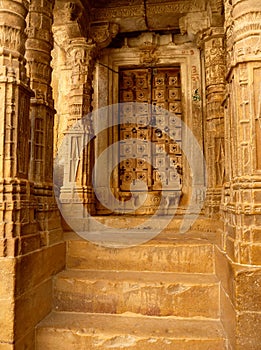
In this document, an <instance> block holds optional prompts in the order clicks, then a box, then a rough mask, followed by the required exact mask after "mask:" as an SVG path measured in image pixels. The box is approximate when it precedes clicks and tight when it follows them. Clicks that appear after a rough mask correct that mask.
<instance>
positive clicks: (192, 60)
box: [93, 33, 204, 214]
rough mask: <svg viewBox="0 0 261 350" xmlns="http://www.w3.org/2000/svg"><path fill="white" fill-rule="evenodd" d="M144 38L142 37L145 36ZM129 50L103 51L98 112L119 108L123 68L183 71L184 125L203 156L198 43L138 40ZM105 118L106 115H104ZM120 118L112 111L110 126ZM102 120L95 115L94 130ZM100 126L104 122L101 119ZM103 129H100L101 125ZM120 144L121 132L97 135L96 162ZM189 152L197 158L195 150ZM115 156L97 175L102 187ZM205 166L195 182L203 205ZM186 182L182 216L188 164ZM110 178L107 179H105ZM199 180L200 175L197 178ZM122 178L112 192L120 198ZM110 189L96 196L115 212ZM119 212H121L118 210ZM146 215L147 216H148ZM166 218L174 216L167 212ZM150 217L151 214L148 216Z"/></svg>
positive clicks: (187, 186)
mask: <svg viewBox="0 0 261 350" xmlns="http://www.w3.org/2000/svg"><path fill="white" fill-rule="evenodd" d="M141 37H142V35H141ZM148 37H149V38H151V42H153V41H154V42H155V40H154V39H155V37H157V38H156V39H157V41H158V42H160V41H163V40H161V39H159V38H158V35H155V34H154V33H147V38H148ZM125 44H126V45H125V46H124V47H123V48H121V49H114V48H106V49H104V50H103V52H102V54H101V56H100V59H99V61H98V62H97V65H96V74H95V77H94V100H93V101H94V102H93V105H94V110H98V109H100V108H103V107H106V106H110V105H115V106H117V103H118V101H119V99H118V95H119V83H118V79H119V74H118V73H119V70H120V68H128V67H137V68H138V67H140V68H142V67H148V66H154V67H177V66H179V67H180V72H181V95H182V110H183V121H184V123H185V124H186V126H187V127H188V128H189V129H190V130H191V132H192V134H193V135H194V137H195V138H196V139H197V141H198V143H199V145H200V147H201V149H202V152H203V120H202V119H203V118H202V115H203V111H202V106H203V101H202V98H201V96H202V94H201V91H202V81H201V60H200V52H199V50H198V49H197V47H196V44H195V43H186V44H181V45H175V44H174V43H173V42H169V43H168V44H167V45H166V44H164V45H160V44H159V45H155V44H151V45H150V44H149V43H148V42H146V43H144V44H143V45H140V42H139V40H137V45H128V42H127V40H126V41H125ZM115 108H116V109H117V107H115ZM103 114H104V113H103ZM115 116H116V117H118V113H117V110H115V109H114V110H113V112H112V110H111V109H108V111H107V112H106V118H105V119H107V121H106V122H105V123H109V124H110V125H116V124H117V121H116V120H114V118H115ZM97 122H98V119H96V118H95V113H94V128H95V127H97ZM99 123H101V120H100V119H99ZM99 128H100V125H99ZM183 133H184V134H183V135H182V137H186V128H185V130H183ZM116 141H118V128H117V127H114V128H112V129H110V130H107V131H106V132H103V133H102V135H97V138H96V146H95V147H96V158H98V157H99V155H100V154H101V153H102V152H103V151H104V150H105V149H106V148H107V147H108V145H110V144H112V143H114V142H116ZM189 152H191V154H193V149H191V150H190V151H189ZM113 157H115V154H113V152H112V153H111V154H110V156H109V157H107V162H108V163H105V164H104V169H103V170H104V171H102V172H99V173H97V174H96V175H95V178H96V179H97V178H98V181H97V183H101V182H102V181H100V180H101V177H103V176H107V174H108V172H107V171H108V169H109V168H110V164H109V162H111V161H112V159H113ZM203 168H204V167H203V164H202V166H199V167H198V170H197V171H198V172H199V173H200V176H198V178H199V180H198V181H197V179H196V180H195V179H194V185H195V184H196V186H198V191H196V193H197V197H198V198H196V199H195V198H194V200H195V201H196V202H197V203H199V202H201V201H202V199H203V195H204V194H203V193H202V185H203V183H202V178H203V176H202V174H203V173H204V169H203ZM184 173H185V175H184V178H183V193H184V194H183V197H182V199H181V203H180V205H179V209H178V212H180V213H182V212H184V210H185V208H186V207H187V205H188V203H189V201H190V196H191V176H192V174H191V173H190V170H189V167H188V164H187V165H186V164H184ZM105 174H106V175H105ZM194 177H197V174H194ZM118 183H119V178H118V174H117V173H116V172H114V174H113V176H112V192H113V194H114V195H115V196H116V197H117V191H118V190H117V189H118ZM107 191H108V188H105V187H103V186H101V187H98V188H96V192H97V193H99V198H102V199H103V203H104V204H105V206H108V208H111V203H109V200H108V193H107ZM116 209H117V208H116ZM109 212H110V210H106V209H105V208H104V206H100V205H99V204H98V205H97V213H98V214H108V213H109ZM144 213H145V212H144ZM165 213H166V214H171V213H170V212H169V211H168V210H167V208H166V212H165ZM147 214H149V212H147Z"/></svg>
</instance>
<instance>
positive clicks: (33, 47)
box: [26, 0, 61, 245]
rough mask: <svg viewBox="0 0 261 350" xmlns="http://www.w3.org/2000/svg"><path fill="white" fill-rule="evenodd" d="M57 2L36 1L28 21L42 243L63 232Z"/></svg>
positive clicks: (33, 177)
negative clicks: (57, 139) (56, 139)
mask: <svg viewBox="0 0 261 350" xmlns="http://www.w3.org/2000/svg"><path fill="white" fill-rule="evenodd" d="M53 5H54V1H53V0H32V1H31V3H30V7H29V14H28V18H27V22H28V27H27V34H28V40H27V42H26V59H27V65H28V73H29V76H30V82H31V88H32V90H33V91H34V97H32V98H31V108H30V118H31V130H32V135H31V162H30V173H29V176H30V180H31V181H32V182H34V193H35V196H36V198H37V204H38V206H37V220H38V223H39V225H40V231H41V236H42V244H44V245H45V244H48V241H49V240H50V241H52V242H54V237H56V238H55V239H58V238H59V236H60V235H59V234H58V233H59V232H61V229H60V225H59V216H58V208H57V206H56V202H55V198H54V196H53V183H52V180H53V127H54V114H55V110H54V103H53V98H52V88H51V75H52V69H51V66H50V62H51V50H52V49H53V35H52V23H53Z"/></svg>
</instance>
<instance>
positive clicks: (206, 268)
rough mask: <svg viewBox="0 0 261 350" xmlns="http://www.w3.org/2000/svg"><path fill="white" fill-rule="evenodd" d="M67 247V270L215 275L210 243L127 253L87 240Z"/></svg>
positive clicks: (151, 247)
mask: <svg viewBox="0 0 261 350" xmlns="http://www.w3.org/2000/svg"><path fill="white" fill-rule="evenodd" d="M67 244H68V251H67V267H68V268H72V269H91V270H93V269H101V270H139V271H170V272H195V273H212V272H213V271H214V261H213V246H212V245H211V244H208V243H205V244H204V243H202V244H198V243H191V244H190V243H189V242H187V243H184V242H183V243H182V241H181V242H179V243H177V242H175V243H174V242H173V243H172V244H170V243H168V244H156V245H154V244H145V245H141V246H137V247H133V248H126V249H117V248H104V247H100V246H97V245H94V244H91V243H89V242H88V241H84V240H72V241H68V243H67ZM87 251H88V255H86V252H87ZM199 261H200V262H201V263H200V264H199Z"/></svg>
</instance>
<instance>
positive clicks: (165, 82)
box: [119, 67, 182, 196]
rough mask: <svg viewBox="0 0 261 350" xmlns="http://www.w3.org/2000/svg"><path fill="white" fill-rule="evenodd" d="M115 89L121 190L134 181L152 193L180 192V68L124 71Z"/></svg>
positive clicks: (124, 191) (126, 189) (127, 189)
mask: <svg viewBox="0 0 261 350" xmlns="http://www.w3.org/2000/svg"><path fill="white" fill-rule="evenodd" d="M119 91H120V97H119V99H120V103H122V104H121V109H120V116H119V118H120V123H119V125H120V127H119V133H120V165H119V172H120V176H119V179H120V183H119V190H120V193H122V195H123V196H124V194H125V195H127V194H128V192H129V191H130V188H131V184H135V182H137V180H141V181H144V182H145V183H146V184H147V186H148V189H149V191H152V192H153V191H158V190H161V189H162V188H164V190H166V191H172V192H173V191H181V186H182V154H181V142H182V140H181V134H182V133H181V129H182V128H181V120H182V107H181V82H180V68H179V67H172V68H140V69H122V70H121V71H120V83H119ZM132 102H138V103H137V104H133V103H132ZM169 112H172V113H169Z"/></svg>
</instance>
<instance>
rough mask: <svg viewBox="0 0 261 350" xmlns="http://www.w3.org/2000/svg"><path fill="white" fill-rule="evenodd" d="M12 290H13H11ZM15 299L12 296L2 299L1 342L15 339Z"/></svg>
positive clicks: (0, 304) (0, 315)
mask: <svg viewBox="0 0 261 350" xmlns="http://www.w3.org/2000/svg"><path fill="white" fill-rule="evenodd" d="M11 292H12V290H11ZM14 307H15V305H14V300H13V299H12V296H10V298H9V299H1V300H0V310H1V312H0V329H1V338H0V340H1V342H5V343H9V344H10V343H11V344H12V343H13V341H14V325H13V319H14Z"/></svg>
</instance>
